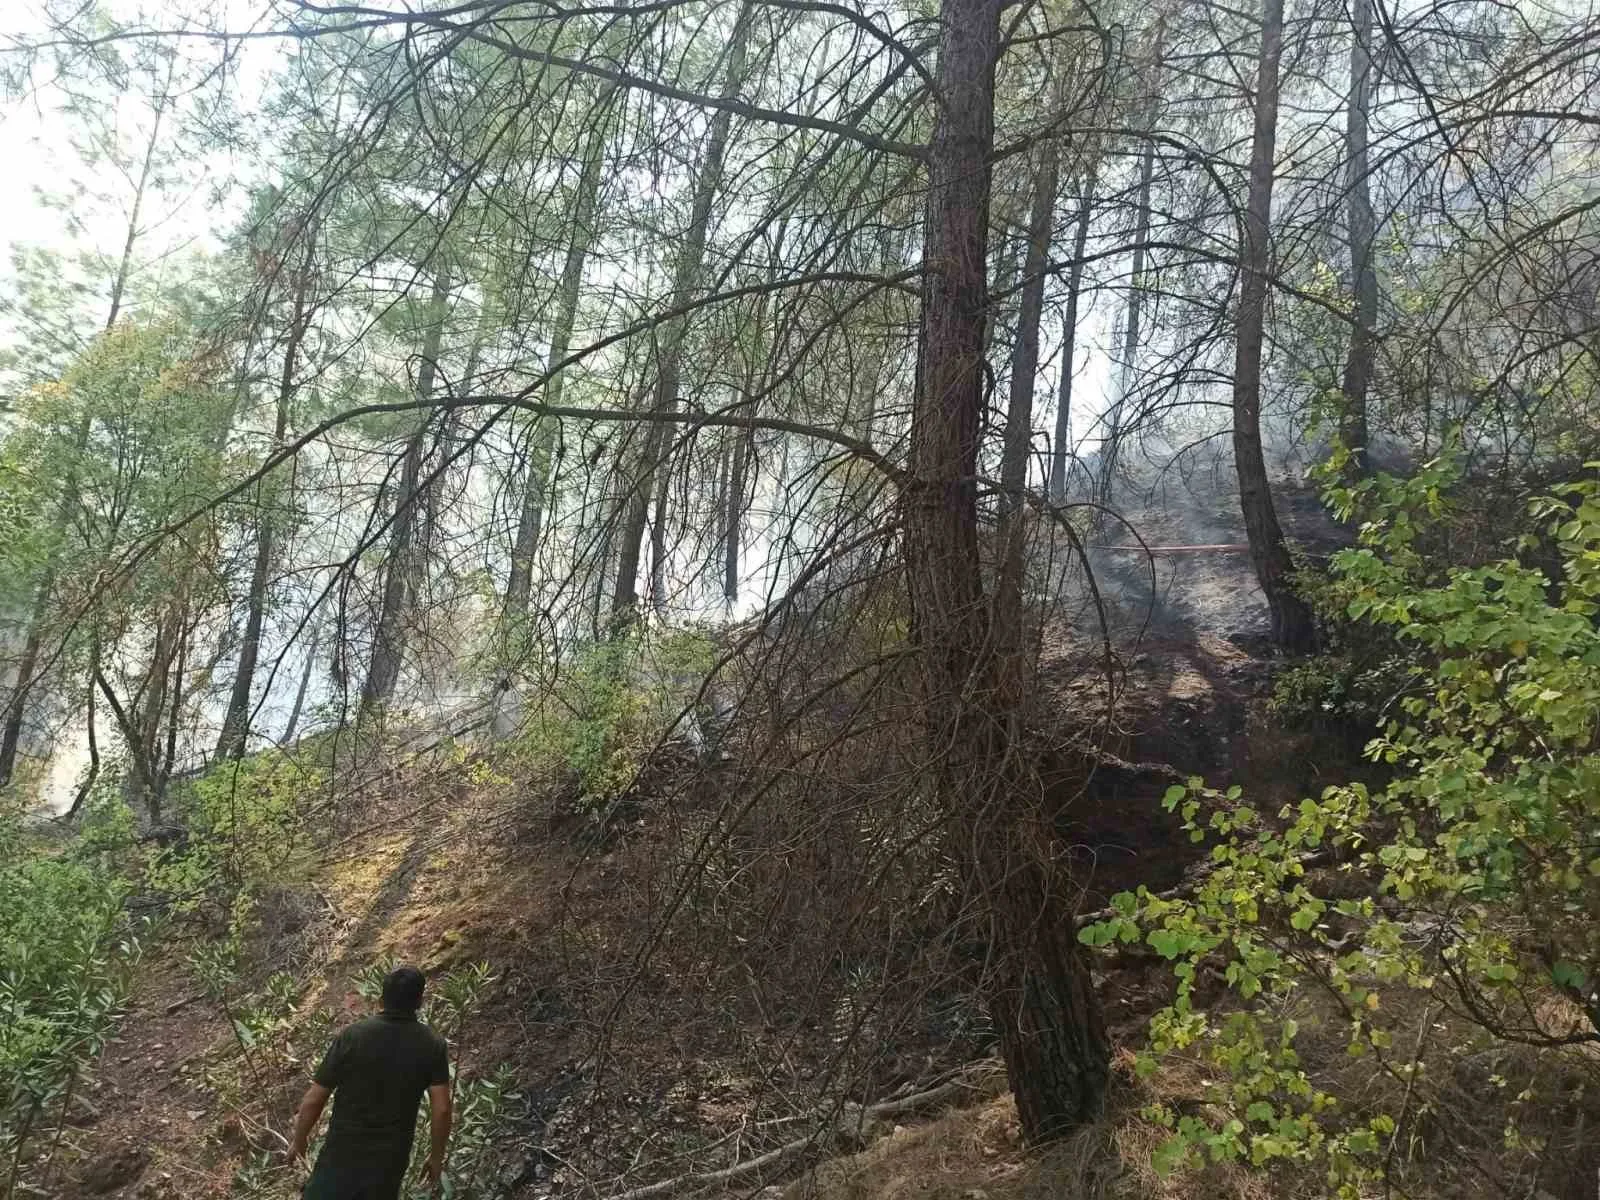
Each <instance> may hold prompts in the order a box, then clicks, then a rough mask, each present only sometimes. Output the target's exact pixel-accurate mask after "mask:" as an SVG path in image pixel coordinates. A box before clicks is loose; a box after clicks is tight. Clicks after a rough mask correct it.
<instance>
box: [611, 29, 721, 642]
mask: <svg viewBox="0 0 1600 1200" xmlns="http://www.w3.org/2000/svg"><path fill="white" fill-rule="evenodd" d="M749 42H750V8H749V6H748V5H741V6H740V9H739V15H738V16H737V17H736V18H735V22H734V29H733V39H732V42H731V44H730V45H729V47H728V65H727V73H726V75H725V76H724V78H723V85H722V96H723V98H724V99H729V100H731V99H733V98H734V97H735V96H736V95H737V94H738V91H739V86H740V84H741V83H742V81H743V79H744V73H745V56H746V53H747V51H748V49H749ZM732 124H733V114H732V112H731V111H729V110H728V109H726V108H720V109H718V110H717V111H716V112H715V114H713V116H712V118H711V128H710V131H709V134H708V136H707V139H706V152H705V157H704V158H703V159H701V161H700V167H699V170H698V172H697V173H696V177H695V184H694V197H693V200H692V201H691V203H690V208H689V228H688V231H687V232H686V233H685V235H684V239H683V246H682V248H681V249H680V251H679V253H678V262H677V266H676V268H675V269H674V271H673V281H672V298H671V300H670V307H671V308H681V307H682V306H683V305H685V304H687V303H689V301H690V300H691V299H693V297H694V293H695V290H696V289H697V288H698V287H699V285H700V273H701V267H702V265H703V263H704V261H705V253H706V237H707V235H708V234H709V232H710V229H711V209H712V207H713V205H714V204H715V202H716V198H717V191H718V189H719V188H720V187H721V186H722V170H723V164H724V161H725V159H726V157H727V151H728V132H729V130H730V128H731V127H732ZM686 332H687V320H686V318H683V317H679V318H677V319H676V320H674V321H670V322H668V323H667V325H666V327H665V328H664V329H663V330H662V332H661V347H660V350H659V352H658V353H659V358H658V360H657V361H658V365H657V376H656V387H655V397H654V401H653V403H652V405H651V411H653V412H658V413H669V412H672V411H673V410H675V409H676V408H677V407H678V391H679V387H680V384H681V379H682V373H683V342H684V335H685V333H686ZM670 444H671V435H670V431H669V430H668V428H667V424H666V422H664V421H653V422H651V423H650V428H649V430H648V431H647V432H646V434H645V438H644V446H643V449H642V452H641V453H640V456H639V465H638V470H637V471H636V472H635V474H634V477H633V479H632V480H631V481H630V487H629V489H628V491H627V493H626V495H625V496H624V498H623V518H622V527H621V528H620V529H619V530H618V537H619V539H620V540H619V542H618V545H617V576H616V587H615V590H614V591H613V592H612V598H611V626H612V629H613V631H618V630H621V629H625V628H626V627H627V626H628V625H629V624H630V623H631V622H632V621H633V619H634V617H635V616H636V615H637V610H638V605H639V561H640V558H641V555H642V551H643V546H644V535H645V530H646V528H647V527H648V526H649V522H650V506H651V501H652V499H661V500H663V501H664V493H661V494H660V495H658V494H657V475H658V472H660V471H664V470H665V469H666V464H665V463H664V462H663V461H662V460H663V459H664V458H665V457H666V448H667V447H668V446H669V445H670ZM666 520H667V513H666V510H665V504H664V503H663V504H662V507H661V508H660V509H659V510H658V511H657V512H656V514H655V521H656V528H657V529H658V530H664V529H665V527H666ZM654 548H655V549H656V550H657V555H656V560H655V562H653V563H652V566H651V592H652V594H655V595H659V593H660V591H661V590H663V589H664V585H665V581H664V578H663V581H662V585H661V587H658V586H657V585H656V578H655V577H656V575H657V574H658V573H660V572H661V570H662V568H663V567H664V565H665V564H664V563H663V562H662V557H663V555H664V549H665V548H664V546H663V545H657V546H656V547H654ZM658 602H659V601H658Z"/></svg>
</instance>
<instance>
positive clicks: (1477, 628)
mask: <svg viewBox="0 0 1600 1200" xmlns="http://www.w3.org/2000/svg"><path fill="white" fill-rule="evenodd" d="M1447 473H1448V472H1447V471H1445V470H1443V469H1435V470H1431V471H1429V472H1425V473H1424V474H1423V476H1420V477H1419V478H1418V479H1417V480H1413V481H1412V482H1411V483H1410V484H1404V485H1402V484H1399V483H1396V482H1395V481H1386V482H1385V483H1383V484H1382V485H1381V487H1376V488H1370V489H1368V490H1367V492H1366V494H1365V495H1353V494H1351V493H1345V494H1344V495H1342V496H1341V497H1340V499H1341V500H1342V501H1343V502H1345V503H1347V504H1352V505H1353V504H1355V503H1357V502H1362V501H1366V502H1372V507H1371V515H1370V517H1369V519H1368V520H1367V521H1366V523H1365V524H1364V525H1363V527H1362V532H1361V540H1360V544H1359V545H1358V546H1357V547H1355V548H1353V549H1351V550H1348V551H1345V552H1343V553H1341V554H1340V555H1339V556H1338V557H1337V559H1336V562H1335V573H1334V576H1333V579H1332V582H1331V584H1330V588H1331V589H1332V593H1333V594H1334V595H1337V596H1338V597H1340V599H1341V600H1342V603H1343V605H1344V610H1345V612H1346V613H1347V614H1348V616H1349V618H1350V619H1351V620H1353V621H1358V622H1365V623H1368V624H1370V625H1372V626H1374V627H1376V628H1377V629H1378V630H1379V631H1381V632H1382V633H1384V634H1386V635H1388V636H1392V637H1393V638H1394V639H1395V640H1396V642H1397V643H1398V644H1399V645H1401V646H1403V647H1405V648H1406V649H1407V651H1408V655H1409V663H1408V665H1407V668H1406V670H1407V673H1408V675H1409V680H1408V684H1409V686H1408V687H1407V688H1406V689H1405V695H1404V696H1403V697H1401V698H1400V699H1399V701H1398V704H1397V706H1396V708H1395V710H1394V712H1393V714H1392V715H1391V716H1390V717H1389V719H1387V720H1386V722H1385V723H1384V724H1383V725H1382V727H1381V728H1380V730H1379V731H1378V736H1377V737H1375V738H1374V739H1373V740H1372V741H1371V742H1370V744H1369V746H1368V748H1367V753H1368V754H1369V756H1370V757H1372V758H1373V759H1374V760H1376V761H1379V762H1381V763H1383V764H1385V765H1386V766H1387V767H1388V768H1389V769H1390V770H1391V771H1392V772H1393V776H1392V779H1391V781H1390V782H1389V783H1388V784H1387V786H1385V787H1384V788H1383V789H1382V790H1380V791H1369V789H1368V788H1367V787H1365V786H1363V785H1361V784H1359V783H1354V784H1348V785H1343V786H1337V787H1332V788H1329V789H1328V790H1327V791H1325V792H1324V793H1323V795H1322V796H1321V797H1319V798H1315V799H1305V800H1302V801H1301V802H1300V803H1299V805H1298V806H1291V807H1287V808H1285V809H1284V810H1283V811H1281V812H1280V813H1279V814H1278V815H1277V820H1275V821H1271V820H1265V819H1261V818H1259V817H1258V816H1257V815H1256V814H1254V813H1252V812H1251V811H1250V810H1249V809H1248V808H1247V807H1243V806H1241V805H1240V804H1239V800H1240V797H1239V796H1238V794H1237V791H1236V790H1235V791H1234V792H1233V793H1231V794H1229V795H1227V796H1223V795H1219V794H1217V793H1215V792H1213V791H1210V790H1208V789H1206V788H1205V787H1204V785H1203V784H1202V783H1201V782H1200V781H1198V780H1194V781H1191V783H1190V785H1189V786H1188V787H1176V788H1174V789H1172V790H1171V791H1170V792H1169V794H1168V796H1167V803H1168V806H1169V807H1171V808H1174V809H1177V810H1178V811H1179V812H1180V813H1181V815H1182V816H1183V817H1184V819H1185V820H1186V822H1187V823H1188V826H1189V828H1190V829H1191V831H1192V836H1193V837H1195V838H1196V840H1208V839H1209V840H1211V841H1212V842H1213V846H1212V854H1211V867H1212V869H1211V871H1210V873H1209V874H1208V875H1207V876H1206V877H1205V879H1204V880H1203V882H1202V883H1201V884H1200V885H1199V886H1198V887H1197V888H1196V890H1195V891H1194V893H1193V894H1192V895H1190V896H1187V897H1182V898H1177V899H1161V898H1159V897H1156V896H1153V895H1151V894H1149V893H1148V892H1146V891H1144V890H1140V891H1139V892H1138V893H1136V894H1123V895H1121V896H1119V897H1117V898H1116V901H1115V911H1116V915H1115V916H1114V917H1113V918H1112V919H1111V920H1109V921H1105V922H1102V923H1100V924H1098V925H1096V926H1093V927H1091V928H1089V929H1087V930H1085V931H1084V933H1083V940H1084V941H1085V942H1087V943H1088V944H1091V945H1103V944H1106V943H1109V942H1112V941H1135V940H1141V939H1142V940H1143V941H1144V942H1146V943H1147V944H1148V945H1150V946H1151V947H1152V948H1153V949H1154V950H1155V951H1156V952H1157V953H1158V954H1160V955H1161V956H1162V957H1163V958H1165V959H1167V960H1169V961H1170V962H1172V964H1173V969H1174V973H1175V975H1176V979H1177V995H1176V999H1175V1001H1174V1003H1173V1004H1171V1005H1170V1006H1168V1007H1167V1008H1165V1009H1163V1010H1162V1011H1161V1012H1159V1013H1158V1014H1157V1015H1156V1017H1155V1018H1154V1019H1153V1021H1152V1023H1151V1046H1150V1050H1149V1052H1148V1053H1147V1054H1146V1055H1144V1056H1143V1058H1142V1061H1141V1069H1142V1070H1144V1071H1146V1072H1153V1071H1155V1070H1156V1069H1157V1068H1158V1065H1159V1060H1160V1059H1161V1058H1162V1057H1163V1056H1166V1055H1179V1056H1183V1057H1186V1058H1190V1059H1198V1060H1199V1061H1200V1062H1201V1063H1203V1064H1204V1065H1205V1067H1206V1068H1207V1069H1208V1070H1209V1071H1210V1072H1211V1073H1212V1074H1211V1082H1210V1084H1209V1085H1208V1088H1207V1092H1206V1095H1205V1097H1204V1100H1205V1104H1204V1106H1203V1107H1202V1108H1201V1109H1200V1110H1199V1111H1179V1110H1178V1109H1177V1108H1170V1107H1169V1108H1161V1107H1159V1106H1158V1108H1157V1109H1156V1110H1153V1111H1152V1114H1151V1115H1153V1116H1154V1117H1155V1118H1156V1119H1158V1120H1160V1121H1161V1122H1163V1123H1164V1124H1166V1125H1167V1126H1168V1128H1169V1129H1170V1130H1171V1132H1172V1136H1171V1138H1170V1139H1169V1141H1168V1142H1167V1144H1166V1146H1165V1147H1164V1150H1163V1157H1164V1161H1165V1162H1166V1164H1167V1165H1169V1166H1173V1165H1177V1164H1179V1163H1183V1162H1195V1161H1198V1160H1201V1159H1204V1158H1210V1159H1213V1160H1228V1159H1239V1160H1243V1161H1246V1162H1250V1163H1253V1164H1256V1165H1258V1166H1268V1165H1270V1164H1273V1163H1280V1162H1295V1163H1301V1164H1308V1165H1315V1166H1316V1167H1317V1168H1319V1169H1320V1170H1321V1171H1322V1172H1323V1173H1324V1174H1325V1177H1326V1179H1327V1183H1328V1187H1329V1190H1330V1191H1331V1192H1332V1193H1334V1194H1337V1195H1339V1196H1349V1197H1354V1196H1356V1195H1359V1194H1363V1192H1362V1189H1363V1187H1364V1186H1365V1185H1366V1183H1367V1182H1368V1181H1369V1180H1372V1179H1375V1178H1378V1177H1388V1178H1390V1179H1391V1181H1392V1178H1393V1175H1394V1173H1395V1172H1397V1171H1400V1170H1401V1169H1403V1168H1404V1166H1405V1164H1406V1163H1407V1162H1408V1160H1409V1158H1410V1157H1411V1155H1412V1154H1413V1153H1414V1152H1415V1150H1416V1147H1418V1146H1420V1145H1423V1144H1425V1142H1426V1138H1424V1137H1423V1136H1422V1135H1421V1134H1419V1132H1418V1130H1419V1129H1421V1128H1422V1125H1421V1124H1420V1122H1421V1120H1422V1114H1424V1113H1426V1112H1427V1111H1428V1110H1429V1107H1430V1105H1431V1104H1433V1101H1431V1100H1430V1099H1429V1095H1428V1091H1427V1087H1428V1084H1429V1081H1430V1079H1431V1077H1432V1074H1434V1073H1437V1071H1438V1070H1440V1069H1441V1062H1442V1063H1443V1064H1444V1065H1445V1068H1446V1069H1447V1068H1448V1065H1449V1064H1450V1063H1451V1062H1452V1061H1459V1060H1460V1059H1462V1058H1463V1057H1467V1056H1468V1052H1469V1051H1470V1052H1472V1053H1474V1054H1478V1053H1488V1054H1489V1055H1491V1056H1492V1057H1494V1058H1495V1059H1496V1061H1499V1060H1509V1056H1510V1055H1511V1053H1512V1051H1514V1050H1516V1051H1522V1052H1527V1053H1544V1052H1549V1053H1555V1052H1560V1051H1562V1050H1564V1049H1565V1048H1567V1047H1572V1046H1578V1047H1581V1046H1585V1045H1594V1044H1596V1043H1600V925H1597V923H1596V921H1595V919H1594V914H1595V913H1596V912H1600V740H1597V733H1596V731H1597V729H1600V628H1597V624H1596V618H1597V616H1600V483H1596V482H1595V481H1594V480H1592V479H1590V480H1584V481H1581V482H1578V483H1573V484H1571V485H1568V486H1566V487H1563V488H1561V489H1559V490H1558V491H1557V493H1556V494H1555V495H1553V496H1549V497H1545V498H1543V499H1540V500H1538V501H1537V502H1535V503H1534V504H1533V505H1532V507H1531V510H1530V513H1531V517H1532V520H1533V522H1534V525H1535V529H1534V532H1532V533H1530V534H1529V535H1527V537H1526V538H1525V539H1524V541H1523V543H1522V544H1521V545H1520V546H1519V550H1521V551H1522V552H1523V553H1524V554H1530V552H1532V551H1535V550H1538V549H1540V548H1541V547H1543V548H1545V549H1547V550H1549V551H1552V552H1553V555H1554V558H1555V559H1556V560H1557V561H1558V562H1559V573H1558V574H1557V575H1556V576H1555V577H1553V578H1552V577H1551V576H1549V575H1547V574H1546V573H1545V572H1543V571H1540V570H1538V569H1536V568H1534V567H1532V566H1528V565H1525V563H1524V562H1523V561H1519V559H1518V558H1513V557H1507V558H1504V559H1502V560H1500V561H1496V562H1491V563H1488V564H1485V565H1481V566H1470V567H1457V568H1453V569H1448V570H1445V571H1442V572H1441V571H1439V570H1438V569H1437V568H1435V567H1434V566H1432V565H1431V564H1430V562H1429V561H1428V556H1425V555H1423V554H1420V553H1419V552H1418V550H1417V544H1418V539H1419V536H1420V533H1421V531H1422V530H1423V529H1424V528H1426V522H1427V519H1428V517H1429V515H1430V514H1435V513H1437V512H1439V511H1440V506H1441V499H1440V491H1439V486H1440V481H1441V479H1443V478H1444V477H1445V476H1446V475H1447ZM1374 496H1376V500H1375V502H1374ZM1323 860H1327V861H1332V862H1334V863H1336V864H1338V866H1337V869H1336V870H1334V871H1332V872H1331V873H1330V872H1317V873H1313V872H1311V871H1308V862H1310V863H1317V862H1319V861H1323ZM1330 874H1331V876H1332V877H1331V879H1330V878H1329V877H1328V876H1329V875H1330ZM1202 977H1206V978H1210V979H1216V980H1220V982H1221V985H1222V987H1223V989H1224V995H1225V997H1226V999H1225V1000H1223V1001H1220V1002H1217V1003H1213V1004H1210V1005H1202V1004H1201V1003H1199V1001H1198V999H1197V994H1196V990H1197V987H1198V986H1199V983H1200V980H1201V979H1202ZM1313 997H1316V998H1319V999H1320V1001H1321V1002H1322V1003H1323V1004H1324V1006H1325V1007H1324V1008H1323V1009H1322V1010H1321V1015H1320V1016H1319V1017H1318V1027H1319V1032H1321V1033H1324V1034H1325V1033H1326V1031H1327V1029H1328V1027H1329V1026H1330V1025H1332V1026H1333V1027H1334V1028H1335V1029H1340V1030H1341V1031H1342V1032H1341V1034H1340V1036H1341V1038H1342V1041H1343V1044H1344V1051H1343V1054H1344V1057H1345V1058H1347V1059H1349V1060H1366V1061H1370V1062H1372V1063H1373V1078H1372V1080H1371V1086H1370V1087H1369V1088H1368V1089H1367V1094H1365V1095H1364V1096H1363V1097H1362V1098H1361V1101H1360V1102H1359V1103H1356V1102H1354V1098H1353V1097H1351V1096H1349V1095H1348V1094H1345V1093H1344V1091H1343V1089H1340V1088H1338V1087H1335V1086H1332V1085H1330V1084H1328V1083H1327V1082H1326V1081H1324V1082H1322V1083H1319V1082H1318V1081H1317V1078H1316V1077H1315V1076H1314V1074H1313V1072H1312V1070H1311V1069H1310V1068H1309V1067H1308V1065H1307V1061H1306V1050H1307V1036H1308V1030H1309V1026H1308V1025H1307V1024H1306V1022H1305V1021H1304V1020H1303V1018H1305V1017H1306V1015H1307V1013H1308V1011H1310V1007H1309V1006H1310V1001H1311V999H1312V998H1313ZM1330 1013H1331V1014H1332V1015H1331V1016H1330ZM1572 1077H1573V1072H1571V1071H1561V1070H1554V1071H1548V1072H1542V1073H1541V1072H1540V1071H1538V1070H1536V1069H1531V1068H1530V1069H1529V1071H1528V1072H1527V1073H1526V1077H1525V1078H1524V1080H1523V1086H1522V1087H1521V1088H1520V1090H1518V1089H1512V1092H1513V1097H1512V1098H1513V1100H1514V1101H1515V1102H1514V1103H1509V1104H1508V1105H1507V1106H1506V1115H1505V1127H1504V1130H1503V1144H1504V1148H1505V1149H1506V1150H1508V1151H1511V1150H1518V1151H1522V1152H1527V1153H1534V1152H1536V1151H1537V1150H1538V1148H1539V1147H1540V1146H1541V1145H1542V1144H1543V1138H1544V1137H1545V1134H1544V1133H1542V1132H1540V1131H1539V1130H1535V1129H1528V1128H1524V1124H1525V1123H1527V1122H1537V1121H1539V1120H1544V1119H1547V1116H1548V1113H1549V1111H1550V1109H1551V1107H1552V1106H1553V1105H1556V1104H1559V1103H1569V1104H1580V1103H1582V1094H1581V1093H1582V1088H1581V1084H1579V1085H1576V1086H1577V1087H1578V1091H1576V1092H1574V1091H1573V1090H1572V1088H1573V1086H1574V1085H1573V1084H1572V1083H1571V1079H1572ZM1496 1078H1501V1077H1500V1076H1498V1075H1497V1076H1496ZM1501 1086H1504V1080H1503V1078H1502V1079H1501ZM1491 1094H1493V1093H1491ZM1460 1119H1461V1115H1459V1114H1458V1116H1457V1120H1460ZM1496 1132H1497V1134H1498V1133H1500V1132H1501V1131H1499V1130H1497V1131H1496ZM1401 1138H1405V1139H1406V1142H1405V1144H1406V1147H1407V1149H1406V1152H1405V1153H1400V1154H1397V1153H1396V1147H1397V1144H1398V1142H1399V1139H1401Z"/></svg>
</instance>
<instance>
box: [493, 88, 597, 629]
mask: <svg viewBox="0 0 1600 1200" xmlns="http://www.w3.org/2000/svg"><path fill="white" fill-rule="evenodd" d="M614 94H615V89H612V90H611V91H608V92H607V93H606V94H605V95H604V96H603V97H602V98H601V99H600V102H599V104H598V105H597V114H598V115H597V118H596V125H595V128H594V130H593V132H591V133H590V135H589V142H588V145H587V146H586V147H585V149H584V157H583V170H582V172H581V173H580V174H579V176H578V193H577V196H576V197H575V198H574V201H573V211H572V235H571V237H570V238H569V240H568V241H567V255H566V260H565V261H564V262H563V263H562V266H561V285H560V290H559V291H558V292H557V293H556V313H555V320H554V321H553V322H552V324H551V327H550V352H549V354H548V355H547V356H546V360H545V361H546V363H547V364H548V367H549V368H550V369H552V370H554V369H556V368H557V366H558V365H559V364H560V363H561V361H562V360H563V359H565V358H566V357H567V352H568V350H569V349H570V348H571V346H572V331H573V328H574V326H575V325H576V323H577V319H578V297H579V294H580V293H581V292H582V290H583V272H584V268H585V266H586V265H587V264H588V261H589V251H590V249H591V248H592V247H593V246H594V239H595V214H596V212H597V211H598V210H599V205H600V177H601V165H602V162H603V160H604V157H605V148H606V138H607V135H608V122H607V120H606V118H605V116H604V114H605V112H606V111H607V108H608V106H609V105H610V103H611V99H612V96H613V95H614ZM565 388H566V372H565V371H561V372H559V373H557V374H556V375H555V376H553V377H552V378H551V379H550V381H549V382H548V383H547V384H545V387H544V397H543V399H544V400H545V402H546V403H548V404H560V403H561V394H562V392H563V391H564V390H565ZM555 429H556V422H555V421H554V420H553V419H551V418H549V417H543V418H540V419H539V423H538V426H537V428H536V429H535V430H534V435H533V444H532V446H531V448H530V450H529V460H528V473H527V477H526V478H525V479H524V480H523V484H522V510H521V512H520V514H519V515H518V518H517V534H516V541H515V542H514V543H513V545H512V548H511V572H510V575H509V577H508V578H507V580H506V594H505V604H504V607H503V610H502V612H503V618H504V620H505V622H506V623H507V625H510V624H512V623H514V622H515V621H518V620H520V619H521V618H523V617H525V616H526V615H527V612H528V601H529V597H530V596H531V595H532V594H533V559H534V555H535V554H537V553H538V550H539V536H540V533H541V532H542V530H543V526H544V506H545V491H546V488H547V487H548V485H549V476H550V457H551V454H552V453H553V448H554V444H555Z"/></svg>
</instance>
